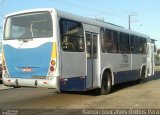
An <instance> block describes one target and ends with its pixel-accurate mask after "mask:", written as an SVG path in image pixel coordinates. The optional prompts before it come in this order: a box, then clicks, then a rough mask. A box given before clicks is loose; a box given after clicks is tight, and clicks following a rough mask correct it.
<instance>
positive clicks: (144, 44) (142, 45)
mask: <svg viewBox="0 0 160 115" xmlns="http://www.w3.org/2000/svg"><path fill="white" fill-rule="evenodd" d="M146 47H147V40H146V38H140V52H141V53H142V54H146Z"/></svg>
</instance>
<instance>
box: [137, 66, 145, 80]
mask: <svg viewBox="0 0 160 115" xmlns="http://www.w3.org/2000/svg"><path fill="white" fill-rule="evenodd" d="M145 76H146V69H145V67H143V68H142V71H141V76H140V78H139V79H138V82H139V83H144V79H145Z"/></svg>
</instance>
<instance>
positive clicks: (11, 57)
mask: <svg viewBox="0 0 160 115" xmlns="http://www.w3.org/2000/svg"><path fill="white" fill-rule="evenodd" d="M3 49H4V55H5V61H6V65H7V68H8V71H9V74H10V77H11V78H31V77H33V76H46V75H47V73H48V69H49V64H50V59H51V51H52V43H45V44H43V45H41V46H39V47H36V48H26V49H25V48H21V49H20V48H13V47H12V46H10V45H4V46H3ZM26 67H31V68H32V71H31V72H24V71H23V68H26Z"/></svg>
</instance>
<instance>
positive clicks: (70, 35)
mask: <svg viewBox="0 0 160 115" xmlns="http://www.w3.org/2000/svg"><path fill="white" fill-rule="evenodd" d="M60 30H61V46H62V49H63V51H67V52H84V37H83V27H82V24H81V23H79V22H75V21H71V20H66V19H61V20H60Z"/></svg>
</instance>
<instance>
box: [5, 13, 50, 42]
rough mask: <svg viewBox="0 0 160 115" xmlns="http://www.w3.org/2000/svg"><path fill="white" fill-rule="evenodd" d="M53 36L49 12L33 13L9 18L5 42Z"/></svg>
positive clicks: (6, 25)
mask: <svg viewBox="0 0 160 115" xmlns="http://www.w3.org/2000/svg"><path fill="white" fill-rule="evenodd" d="M52 36H53V27H52V19H51V15H50V13H49V12H33V13H26V14H20V15H14V16H9V17H8V18H7V20H6V24H5V33H4V40H14V39H22V40H23V39H31V38H46V37H52Z"/></svg>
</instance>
